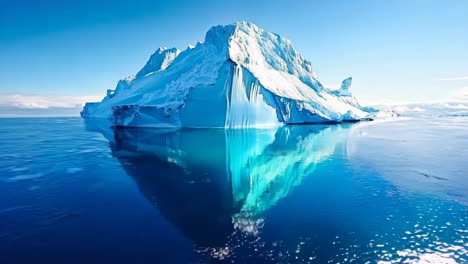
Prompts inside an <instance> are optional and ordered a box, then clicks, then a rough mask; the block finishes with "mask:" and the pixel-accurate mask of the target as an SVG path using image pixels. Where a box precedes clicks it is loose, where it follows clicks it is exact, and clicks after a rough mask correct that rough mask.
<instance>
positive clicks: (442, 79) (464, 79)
mask: <svg viewBox="0 0 468 264" xmlns="http://www.w3.org/2000/svg"><path fill="white" fill-rule="evenodd" d="M439 81H468V76H461V77H452V78H440V79H439Z"/></svg>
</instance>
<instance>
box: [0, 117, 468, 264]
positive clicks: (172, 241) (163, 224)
mask: <svg viewBox="0 0 468 264" xmlns="http://www.w3.org/2000/svg"><path fill="white" fill-rule="evenodd" d="M405 261H406V262H410V263H411V262H418V261H419V262H420V263H468V118H466V117H465V118H463V117H460V118H447V119H431V120H422V119H412V120H404V119H401V120H398V121H391V122H366V123H358V124H344V125H326V126H325V125H307V126H287V127H282V128H279V129H274V130H222V129H207V130H203V129H192V130H190V129H188V130H161V129H112V128H110V127H109V124H106V123H104V122H102V121H101V122H96V121H94V122H90V121H84V120H82V119H80V118H50V119H47V118H36V119H0V263H2V264H8V263H218V262H222V263H224V262H225V263H231V262H235V263H366V262H368V263H400V262H405Z"/></svg>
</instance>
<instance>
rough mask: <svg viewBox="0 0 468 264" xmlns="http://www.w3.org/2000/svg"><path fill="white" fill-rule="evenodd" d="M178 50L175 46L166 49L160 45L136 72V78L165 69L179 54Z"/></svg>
mask: <svg viewBox="0 0 468 264" xmlns="http://www.w3.org/2000/svg"><path fill="white" fill-rule="evenodd" d="M179 54H180V50H178V49H176V48H171V49H168V48H166V47H160V48H159V49H157V50H156V52H155V53H154V54H153V55H151V57H150V59H149V60H148V62H147V63H146V64H145V66H144V67H143V68H142V69H141V70H140V71H139V72H138V73H137V74H136V78H141V77H144V76H145V75H148V74H152V73H154V72H157V71H162V70H165V69H166V68H167V67H169V65H171V63H172V62H173V61H174V60H175V58H176V57H177V56H179Z"/></svg>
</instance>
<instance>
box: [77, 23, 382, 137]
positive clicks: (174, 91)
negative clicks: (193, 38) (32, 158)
mask: <svg viewBox="0 0 468 264" xmlns="http://www.w3.org/2000/svg"><path fill="white" fill-rule="evenodd" d="M351 80H352V79H351V78H348V79H346V80H344V81H343V84H342V86H341V88H340V89H339V90H337V91H332V90H330V89H328V88H326V87H324V86H323V85H322V84H321V83H320V82H319V81H318V79H317V76H316V74H315V73H314V71H313V69H312V64H311V63H310V62H309V61H307V60H305V59H304V58H303V57H302V56H301V55H300V54H299V53H298V52H297V51H296V50H295V49H294V48H293V46H292V44H291V42H290V41H289V40H287V39H285V38H283V37H281V36H279V35H277V34H274V33H270V32H267V31H265V30H263V29H261V28H259V27H257V26H256V25H254V24H252V23H249V22H238V23H235V24H232V25H227V26H215V27H213V28H211V29H210V30H209V31H208V32H207V34H206V37H205V41H204V42H199V43H198V44H197V45H196V46H189V48H187V49H186V50H185V51H182V52H181V51H179V50H178V49H175V48H172V49H168V48H159V49H158V50H157V51H156V52H155V53H154V54H153V55H152V56H151V58H150V60H149V61H148V62H147V63H146V65H145V66H144V67H143V68H142V69H141V70H140V71H139V72H138V73H137V74H136V75H135V76H130V77H128V78H126V79H124V80H121V81H119V82H118V84H117V87H116V88H115V90H108V91H107V95H106V97H104V99H103V100H102V101H101V102H95V103H86V105H85V106H84V108H83V110H82V112H81V116H82V117H83V118H105V119H109V120H112V122H113V123H114V125H117V126H131V127H224V128H248V127H255V128H258V127H272V126H279V125H282V124H302V123H330V122H343V121H359V120H366V119H370V118H372V115H373V113H372V111H370V110H369V109H367V108H364V107H361V106H360V105H359V103H358V102H357V100H356V99H355V98H354V97H353V96H352V95H351V93H350V92H349V87H350V85H351Z"/></svg>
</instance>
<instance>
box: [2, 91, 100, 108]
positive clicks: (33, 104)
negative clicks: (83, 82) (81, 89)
mask: <svg viewBox="0 0 468 264" xmlns="http://www.w3.org/2000/svg"><path fill="white" fill-rule="evenodd" d="M101 99H102V97H101V96H70V95H28V94H0V106H1V107H16V108H27V109H34V108H36V109H47V108H74V107H77V106H82V105H84V104H85V103H86V102H96V101H100V100H101Z"/></svg>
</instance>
